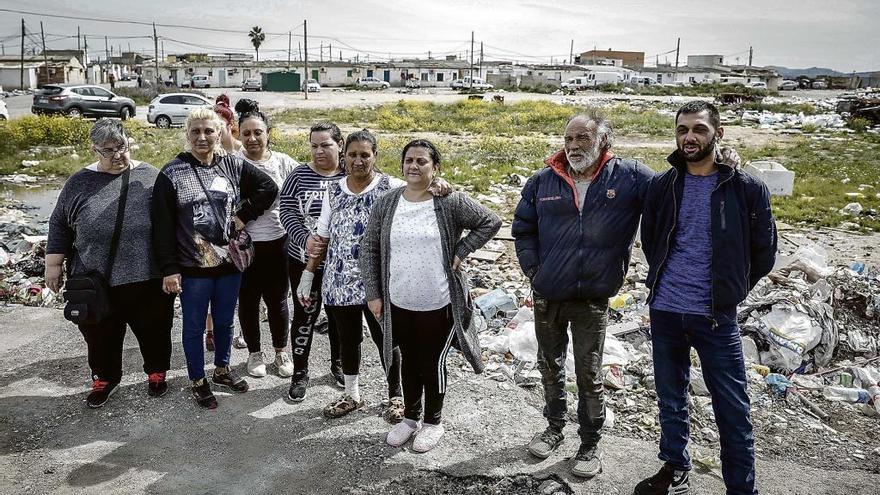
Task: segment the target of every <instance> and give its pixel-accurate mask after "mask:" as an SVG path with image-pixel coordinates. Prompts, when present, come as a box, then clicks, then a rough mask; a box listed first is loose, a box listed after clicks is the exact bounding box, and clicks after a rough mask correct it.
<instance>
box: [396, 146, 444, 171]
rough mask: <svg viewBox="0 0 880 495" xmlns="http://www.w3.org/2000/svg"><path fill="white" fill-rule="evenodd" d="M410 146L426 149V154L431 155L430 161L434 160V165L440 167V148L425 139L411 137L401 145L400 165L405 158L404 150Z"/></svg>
mask: <svg viewBox="0 0 880 495" xmlns="http://www.w3.org/2000/svg"><path fill="white" fill-rule="evenodd" d="M410 148H425V149H426V150H428V155H430V156H431V161H432V162H434V166H436V167H437V168H438V169H439V168H440V150H438V149H437V147H436V146H434V143H432V142H431V141H428V140H427V139H413V140H412V141H410V142H408V143H406V146H404V147H403V152H402V153H401V154H400V164H401V165H403V161H404V160H406V152H407V151H409V149H410Z"/></svg>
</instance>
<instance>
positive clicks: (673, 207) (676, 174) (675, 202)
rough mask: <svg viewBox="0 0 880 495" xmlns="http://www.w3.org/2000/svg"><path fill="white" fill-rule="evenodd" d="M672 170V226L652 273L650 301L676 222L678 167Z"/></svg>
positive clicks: (654, 291) (654, 292)
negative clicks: (660, 258)
mask: <svg viewBox="0 0 880 495" xmlns="http://www.w3.org/2000/svg"><path fill="white" fill-rule="evenodd" d="M672 171H673V176H672V212H673V213H672V228H671V229H669V234H667V235H666V252H665V253H664V254H663V259H662V260H660V265H659V266H658V267H657V274H656V275H654V283H653V284H651V301H653V300H654V296H655V295H656V294H657V292H656V288H657V282H658V281H659V280H660V273H661V271H662V269H663V265H665V264H666V259H667V258H669V243H670V242H671V241H672V233H673V232H675V226H676V224H677V223H678V199H677V198H676V197H675V181H676V180H678V169H676V168H673V169H672Z"/></svg>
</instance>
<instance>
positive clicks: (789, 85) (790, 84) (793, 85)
mask: <svg viewBox="0 0 880 495" xmlns="http://www.w3.org/2000/svg"><path fill="white" fill-rule="evenodd" d="M800 87H801V85H800V84H798V82H797V81H792V80H790V79H786V80H785V81H782V82H781V83H779V90H780V91H794V90H796V89H799V88H800Z"/></svg>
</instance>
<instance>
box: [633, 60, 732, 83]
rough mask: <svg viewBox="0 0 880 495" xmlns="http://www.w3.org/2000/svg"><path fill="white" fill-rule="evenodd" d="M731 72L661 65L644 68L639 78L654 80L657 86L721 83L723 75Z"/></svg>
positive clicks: (708, 68) (719, 69)
mask: <svg viewBox="0 0 880 495" xmlns="http://www.w3.org/2000/svg"><path fill="white" fill-rule="evenodd" d="M729 72H730V71H729V70H728V69H724V68H717V67H716V68H713V67H691V66H684V67H674V66H671V65H659V66H657V67H644V68H642V69H641V70H640V71H639V76H641V77H647V78H650V79H652V80H653V81H654V82H656V83H657V84H688V85H690V84H703V83H712V82H721V80H722V77H723V75H726V74H728V73H729Z"/></svg>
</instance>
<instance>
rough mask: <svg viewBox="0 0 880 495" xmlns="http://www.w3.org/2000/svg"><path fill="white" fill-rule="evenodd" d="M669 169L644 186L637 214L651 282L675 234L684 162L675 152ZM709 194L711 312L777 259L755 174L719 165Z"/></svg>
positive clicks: (766, 196) (740, 294)
mask: <svg viewBox="0 0 880 495" xmlns="http://www.w3.org/2000/svg"><path fill="white" fill-rule="evenodd" d="M668 161H669V163H671V164H672V168H671V169H669V170H668V171H666V172H664V173H662V174H660V175H658V176H657V177H656V178H655V179H654V181H653V182H652V183H651V186H650V187H649V188H648V195H647V197H646V198H645V211H644V213H643V215H642V250H644V252H645V257H646V258H647V260H648V278H647V280H646V282H645V283H646V284H647V285H648V287H649V288H650V289H651V296H650V297H649V298H648V302H649V303H650V302H651V301H653V299H654V293H653V292H654V291H653V289H654V286H655V285H656V284H657V280H658V279H659V278H660V277H661V276H662V275H663V265H664V263H665V261H666V258H667V256H668V255H669V251H670V248H671V245H672V239H673V237H674V236H675V227H676V220H677V219H678V207H679V205H681V198H682V195H683V194H684V176H685V174H686V173H687V165H686V163H685V161H684V159H683V158H682V157H681V156H680V154H679V153H678V152H677V151H676V152H674V153H673V154H672V155H670V156H669V158H668ZM716 165H717V166H718V169H719V171H718V174H719V175H718V184H717V185H716V186H715V189H714V191H713V192H712V198H711V208H712V216H711V221H712V311H713V314H715V313H716V311H720V310H727V309H730V308H732V307H735V306H736V305H737V304H739V303H740V302H742V301H743V300H744V299H745V298H746V296H747V295H748V293H749V291H750V290H752V288H753V287H754V286H755V284H757V283H758V280H760V279H761V277H763V276H764V275H767V274H768V273H770V270H771V269H773V263H774V262H775V261H776V223H775V222H774V220H773V212H772V211H771V210H770V191H769V190H768V189H767V186H766V185H765V184H764V183H763V182H762V181H761V180H760V179H758V178H757V177H754V176H752V175H749V174H748V173H746V172H743V171H742V170H738V169H733V168H731V167H729V166H727V165H724V164H722V163H716Z"/></svg>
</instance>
